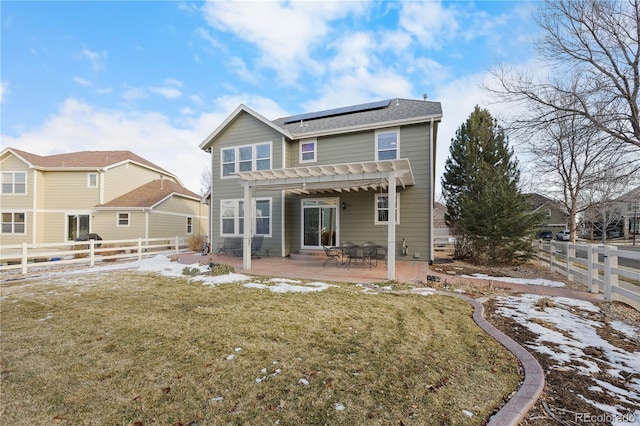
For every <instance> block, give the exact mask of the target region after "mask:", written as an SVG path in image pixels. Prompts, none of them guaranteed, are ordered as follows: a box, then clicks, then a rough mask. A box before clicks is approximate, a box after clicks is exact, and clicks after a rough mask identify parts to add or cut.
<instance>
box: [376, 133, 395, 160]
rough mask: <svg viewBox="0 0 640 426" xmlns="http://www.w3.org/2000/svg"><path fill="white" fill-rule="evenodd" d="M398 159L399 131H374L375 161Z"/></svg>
mask: <svg viewBox="0 0 640 426" xmlns="http://www.w3.org/2000/svg"><path fill="white" fill-rule="evenodd" d="M398 158H400V131H399V130H398V129H385V130H377V131H376V161H379V160H397V159H398Z"/></svg>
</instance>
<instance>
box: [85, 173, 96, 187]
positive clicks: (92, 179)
mask: <svg viewBox="0 0 640 426" xmlns="http://www.w3.org/2000/svg"><path fill="white" fill-rule="evenodd" d="M87 187H88V188H97V187H98V174H97V173H89V174H87Z"/></svg>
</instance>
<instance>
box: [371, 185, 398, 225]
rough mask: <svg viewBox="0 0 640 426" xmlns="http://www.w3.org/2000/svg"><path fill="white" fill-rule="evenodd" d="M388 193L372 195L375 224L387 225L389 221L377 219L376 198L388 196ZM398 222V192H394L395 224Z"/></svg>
mask: <svg viewBox="0 0 640 426" xmlns="http://www.w3.org/2000/svg"><path fill="white" fill-rule="evenodd" d="M388 196H389V194H388V193H386V192H385V193H383V194H376V195H375V197H373V223H374V224H375V225H388V224H389V221H381V220H378V198H380V197H388ZM399 224H400V194H397V193H396V225H399Z"/></svg>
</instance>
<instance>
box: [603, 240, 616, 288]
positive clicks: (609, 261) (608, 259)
mask: <svg viewBox="0 0 640 426" xmlns="http://www.w3.org/2000/svg"><path fill="white" fill-rule="evenodd" d="M616 251H617V247H615V246H613V247H612V246H605V248H604V300H607V301H611V300H612V299H611V296H612V288H613V287H617V286H618V274H614V273H613V270H612V269H613V268H617V267H618V254H617V253H616Z"/></svg>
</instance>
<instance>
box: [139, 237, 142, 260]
mask: <svg viewBox="0 0 640 426" xmlns="http://www.w3.org/2000/svg"><path fill="white" fill-rule="evenodd" d="M138 260H142V238H138Z"/></svg>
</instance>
